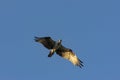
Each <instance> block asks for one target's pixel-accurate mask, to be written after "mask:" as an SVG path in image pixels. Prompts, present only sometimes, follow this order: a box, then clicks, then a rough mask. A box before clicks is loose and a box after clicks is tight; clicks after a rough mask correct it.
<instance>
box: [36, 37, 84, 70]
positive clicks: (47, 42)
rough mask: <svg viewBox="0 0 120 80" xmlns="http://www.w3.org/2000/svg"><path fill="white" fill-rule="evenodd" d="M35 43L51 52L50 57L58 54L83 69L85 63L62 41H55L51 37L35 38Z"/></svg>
mask: <svg viewBox="0 0 120 80" xmlns="http://www.w3.org/2000/svg"><path fill="white" fill-rule="evenodd" d="M35 41H36V42H39V43H41V44H42V45H43V46H44V47H46V48H47V49H49V50H50V52H49V54H48V57H51V56H52V55H53V54H54V53H55V52H56V54H58V55H59V56H61V57H63V58H64V59H67V60H69V61H70V62H71V63H72V64H74V65H76V66H79V67H80V68H82V66H83V62H82V61H81V60H80V59H79V58H78V57H77V56H76V55H75V53H74V52H73V51H72V50H71V49H69V48H66V47H64V46H63V45H62V44H61V43H62V40H58V41H54V40H52V38H51V37H35Z"/></svg>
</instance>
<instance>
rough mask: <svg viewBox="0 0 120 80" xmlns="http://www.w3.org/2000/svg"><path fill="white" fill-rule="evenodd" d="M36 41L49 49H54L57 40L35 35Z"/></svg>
mask: <svg viewBox="0 0 120 80" xmlns="http://www.w3.org/2000/svg"><path fill="white" fill-rule="evenodd" d="M35 41H36V42H40V43H42V44H43V46H45V47H46V48H48V49H52V48H53V47H54V45H55V41H54V40H52V39H51V37H35Z"/></svg>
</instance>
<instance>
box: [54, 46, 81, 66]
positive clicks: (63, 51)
mask: <svg viewBox="0 0 120 80" xmlns="http://www.w3.org/2000/svg"><path fill="white" fill-rule="evenodd" d="M56 53H57V54H58V55H60V56H61V57H63V58H65V59H67V60H69V61H70V62H71V63H73V64H74V65H76V66H79V67H80V68H81V67H82V66H83V62H82V61H81V60H80V59H79V58H78V57H77V56H76V55H75V54H74V53H73V52H72V50H71V49H68V48H65V47H63V46H61V47H60V48H59V49H58V50H57V51H56Z"/></svg>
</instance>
